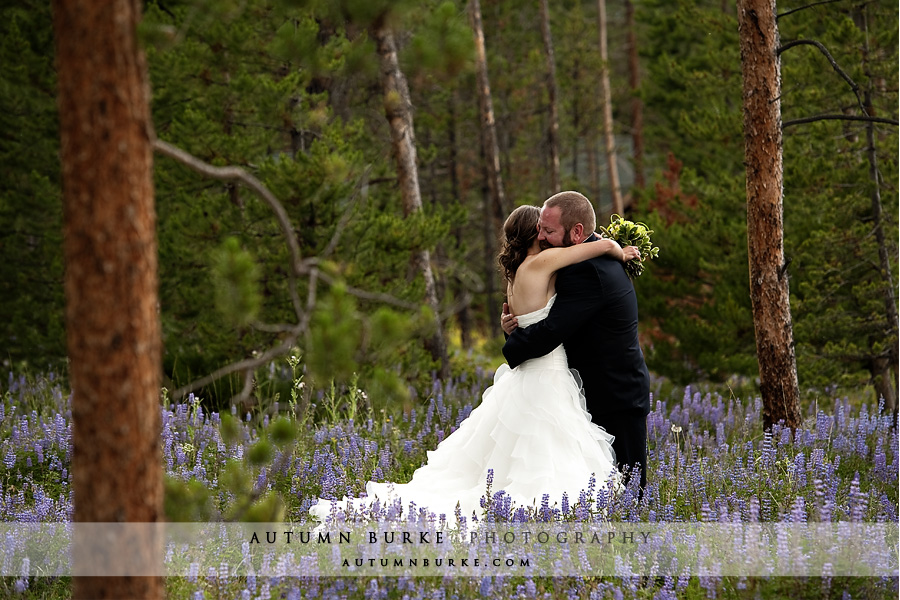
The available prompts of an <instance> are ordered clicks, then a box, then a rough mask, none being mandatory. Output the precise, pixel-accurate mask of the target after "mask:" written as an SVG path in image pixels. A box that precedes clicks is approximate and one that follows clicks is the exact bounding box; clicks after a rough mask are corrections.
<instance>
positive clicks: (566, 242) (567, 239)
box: [538, 230, 575, 250]
mask: <svg viewBox="0 0 900 600" xmlns="http://www.w3.org/2000/svg"><path fill="white" fill-rule="evenodd" d="M574 245H575V242H573V241H572V231H571V230H569V231H567V232H566V235H564V236H563V243H562V247H563V248H568V247H569V246H574ZM538 246H540V248H541V250H546V249H547V248H555V246H554V245H553V244H551V243H550V242H548V241H547V240H538Z"/></svg>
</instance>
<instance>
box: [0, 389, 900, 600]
mask: <svg viewBox="0 0 900 600" xmlns="http://www.w3.org/2000/svg"><path fill="white" fill-rule="evenodd" d="M301 385H302V382H301V381H300V379H299V378H297V379H295V380H294V385H293V389H292V397H291V399H289V400H287V401H282V402H278V401H274V402H272V403H271V404H269V405H266V406H263V407H257V408H256V409H254V410H253V411H251V412H249V413H247V414H238V413H237V411H235V410H232V411H231V412H230V413H225V414H218V413H215V412H210V411H208V410H205V409H204V408H203V405H202V403H201V402H200V401H199V400H198V399H197V398H193V397H192V398H189V399H188V400H187V401H186V402H184V403H172V402H169V401H167V402H166V405H165V406H163V407H161V410H162V423H163V428H162V440H161V442H162V443H161V445H162V448H163V461H164V468H165V470H166V472H167V474H168V477H167V506H166V512H167V515H168V517H169V518H170V519H172V520H176V521H201V522H202V521H215V520H219V519H227V520H249V521H253V520H255V521H270V522H276V521H290V522H294V523H299V522H303V521H305V520H306V516H307V511H308V509H309V506H310V504H311V503H312V502H314V501H315V499H316V498H318V497H327V498H340V497H342V496H344V495H348V496H355V495H359V494H360V492H362V491H363V489H364V484H365V482H366V481H367V480H379V481H400V482H403V481H407V480H408V479H409V478H410V476H411V474H412V472H413V471H414V470H415V469H416V468H417V467H418V466H420V465H421V464H422V463H423V462H424V461H425V457H426V454H425V452H426V451H427V450H430V449H433V448H434V447H435V446H436V445H437V444H438V442H440V440H442V439H443V438H444V437H446V436H447V435H449V434H450V433H451V432H453V431H454V429H455V428H456V427H457V426H458V425H459V423H460V422H461V421H462V419H464V418H465V417H466V416H467V415H468V414H469V413H470V412H471V410H472V409H473V407H474V406H477V403H478V402H479V401H480V399H481V393H482V391H483V390H484V388H485V387H486V386H488V385H490V380H489V378H488V377H487V375H486V374H485V375H477V376H470V377H468V378H466V379H462V380H454V381H451V382H449V383H446V384H441V383H438V382H435V384H434V386H433V388H432V390H431V393H430V394H429V397H428V398H427V399H422V400H421V401H420V402H419V404H418V405H417V406H418V408H417V409H415V410H412V411H411V412H409V413H406V414H398V415H390V414H389V413H387V412H382V411H377V412H376V411H375V410H373V409H372V408H371V404H370V403H369V402H368V401H367V399H366V397H365V393H364V392H363V391H362V390H356V389H354V390H350V392H348V393H343V394H340V393H337V392H335V391H334V390H324V391H322V392H317V393H315V394H313V401H314V404H313V405H312V406H310V407H309V409H308V410H307V411H305V413H304V414H303V415H300V416H298V412H301V411H299V410H298V407H297V403H296V399H297V397H298V394H297V391H298V390H299V389H300V386H301ZM5 387H6V389H5V390H4V392H3V395H2V402H0V458H2V471H0V480H2V484H3V488H2V494H0V514H2V519H3V521H6V522H65V521H68V520H69V519H70V518H71V515H72V491H71V483H70V482H71V473H70V471H69V464H70V458H71V427H72V424H71V410H70V396H69V393H68V391H67V390H66V389H64V387H63V383H62V382H61V381H59V380H57V379H56V378H55V377H54V376H52V375H47V376H40V377H29V378H26V377H24V376H17V375H10V377H9V380H8V383H7V385H6V386H5ZM659 389H660V388H659V387H658V386H657V390H658V391H657V393H656V397H654V398H653V401H652V404H651V406H652V412H651V414H650V415H649V417H648V441H649V450H650V453H649V457H650V458H649V465H648V481H649V483H648V489H647V490H646V492H645V493H644V494H643V495H642V496H641V497H640V498H639V499H638V496H637V495H636V493H635V490H634V489H633V488H627V489H625V490H624V491H622V492H621V493H619V494H609V493H608V490H607V489H605V488H604V487H603V486H602V485H598V486H596V487H592V488H590V489H586V490H585V491H584V492H583V493H582V495H581V497H579V498H571V499H569V498H564V499H563V500H562V502H560V503H548V502H546V501H545V503H544V505H543V506H542V507H539V508H537V509H535V510H525V509H524V508H517V507H514V506H513V507H511V506H509V504H508V502H505V501H504V497H503V494H496V495H494V496H490V494H488V495H486V498H485V513H484V515H482V518H483V519H484V520H488V521H491V520H493V521H502V522H507V521H509V522H522V521H528V520H543V521H552V520H557V521H561V522H565V523H575V524H577V523H579V522H582V521H587V520H590V519H592V518H593V517H594V516H596V515H597V514H600V513H602V514H603V515H604V516H606V517H608V518H609V519H610V520H611V521H617V522H631V523H658V522H685V523H693V522H698V523H716V522H737V523H753V522H790V523H801V522H831V523H837V522H847V523H896V522H897V519H898V517H897V510H898V437H897V427H896V424H895V423H894V421H893V418H892V417H891V416H885V415H882V413H881V411H880V410H879V407H878V406H871V405H865V404H861V403H854V402H851V401H850V400H849V399H848V398H842V397H839V396H837V395H834V394H832V397H822V398H819V399H818V401H817V402H815V403H813V404H811V405H810V406H809V407H808V409H807V410H806V414H805V421H804V426H803V427H802V428H801V429H799V430H797V431H794V432H792V431H791V430H788V429H782V428H779V427H777V426H776V427H775V428H774V429H773V430H772V431H771V432H765V433H764V432H763V430H762V426H761V414H760V413H761V402H760V400H759V399H758V398H753V397H750V398H738V397H735V396H734V395H733V394H732V393H731V392H729V391H727V390H725V391H724V392H723V391H721V390H720V391H716V390H715V389H710V390H704V391H698V390H695V389H693V388H691V387H688V388H684V389H678V390H676V391H674V392H670V393H667V394H662V393H660V392H659ZM390 510H391V508H390V507H385V508H384V509H383V511H387V512H389V511H390ZM385 516H387V517H390V516H391V515H389V514H385ZM6 543H7V544H10V543H11V540H9V539H7V540H6ZM279 575H280V576H277V577H261V576H254V575H237V574H235V573H234V572H230V571H229V570H228V569H224V568H223V569H214V568H211V569H209V570H206V571H200V570H195V571H192V572H191V573H190V574H189V575H188V576H185V577H170V578H168V579H167V584H166V587H167V593H168V597H170V598H187V599H199V598H248V599H249V598H262V599H269V598H296V599H299V598H329V599H331V598H334V599H338V598H396V599H410V600H411V599H415V598H435V599H449V598H572V599H574V598H584V599H588V598H646V599H664V598H781V597H792V598H896V597H897V594H898V580H897V578H896V577H837V576H834V577H832V576H829V573H828V572H827V569H826V572H824V573H822V574H821V576H818V577H746V576H723V577H699V576H680V577H671V576H658V577H637V576H636V577H610V576H597V577H543V578H542V577H530V576H522V575H506V576H504V575H495V576H485V577H451V576H446V577H397V576H393V577H391V576H378V577H311V576H309V575H308V574H304V573H302V572H297V571H291V570H286V571H285V572H284V573H279ZM70 585H71V580H70V579H69V578H67V577H34V576H20V577H13V576H9V577H4V578H3V579H2V580H0V596H2V597H21V598H66V597H68V595H69V589H70Z"/></svg>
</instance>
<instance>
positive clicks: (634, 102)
mask: <svg viewBox="0 0 900 600" xmlns="http://www.w3.org/2000/svg"><path fill="white" fill-rule="evenodd" d="M625 27H626V29H627V31H628V87H629V88H630V89H631V143H632V158H633V159H634V185H635V187H637V188H639V189H643V188H644V103H643V101H642V100H641V97H640V96H639V95H638V89H639V88H640V86H641V72H640V62H639V61H638V50H637V36H636V35H635V32H634V3H633V2H632V1H631V0H625Z"/></svg>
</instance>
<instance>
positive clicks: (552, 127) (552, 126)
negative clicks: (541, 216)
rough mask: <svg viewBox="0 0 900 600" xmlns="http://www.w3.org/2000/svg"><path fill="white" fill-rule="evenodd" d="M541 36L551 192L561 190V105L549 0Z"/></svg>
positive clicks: (543, 1) (543, 10) (544, 3)
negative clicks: (545, 76)
mask: <svg viewBox="0 0 900 600" xmlns="http://www.w3.org/2000/svg"><path fill="white" fill-rule="evenodd" d="M541 37H542V38H543V39H544V56H545V57H546V59H547V92H548V94H549V96H548V103H549V105H550V106H549V112H550V123H549V126H548V128H547V146H548V150H549V152H550V194H548V196H552V195H553V194H555V193H557V192H559V191H561V190H560V181H559V105H558V101H557V97H558V95H559V94H558V93H557V85H556V60H555V58H554V54H553V37H552V35H551V33H550V7H549V6H548V0H541Z"/></svg>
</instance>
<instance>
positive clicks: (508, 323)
mask: <svg viewBox="0 0 900 600" xmlns="http://www.w3.org/2000/svg"><path fill="white" fill-rule="evenodd" d="M518 326H519V320H518V319H517V318H516V317H515V315H513V314H512V313H511V312H509V304H507V303H506V302H504V303H503V312H502V313H500V327H502V328H503V333H505V334H506V335H512V332H513V331H515V330H516V327H518Z"/></svg>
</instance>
